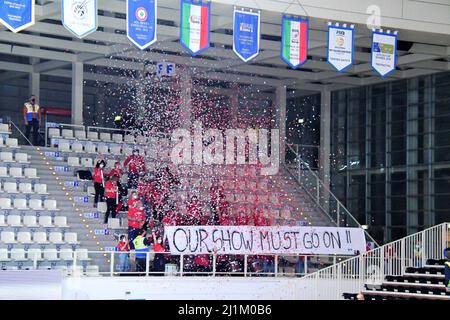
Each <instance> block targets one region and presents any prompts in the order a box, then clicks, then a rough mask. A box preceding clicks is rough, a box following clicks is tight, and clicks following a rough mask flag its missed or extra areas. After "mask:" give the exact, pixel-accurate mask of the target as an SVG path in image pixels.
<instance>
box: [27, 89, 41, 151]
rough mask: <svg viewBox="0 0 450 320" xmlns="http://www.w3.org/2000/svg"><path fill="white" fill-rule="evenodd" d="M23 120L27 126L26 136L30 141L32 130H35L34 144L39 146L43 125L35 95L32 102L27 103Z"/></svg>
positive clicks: (31, 99) (31, 97) (31, 98)
mask: <svg viewBox="0 0 450 320" xmlns="http://www.w3.org/2000/svg"><path fill="white" fill-rule="evenodd" d="M23 119H24V122H25V126H26V130H25V136H26V138H27V139H28V140H30V133H31V129H33V144H34V145H35V146H36V145H37V144H38V132H39V127H40V124H41V123H42V113H41V108H40V107H39V105H38V104H37V103H36V97H35V96H34V95H31V96H30V101H29V102H25V104H24V106H23Z"/></svg>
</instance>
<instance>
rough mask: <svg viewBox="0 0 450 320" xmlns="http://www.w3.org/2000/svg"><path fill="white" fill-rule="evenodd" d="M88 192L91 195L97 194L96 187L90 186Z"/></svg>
mask: <svg viewBox="0 0 450 320" xmlns="http://www.w3.org/2000/svg"><path fill="white" fill-rule="evenodd" d="M87 194H88V195H89V196H94V195H95V188H94V187H93V186H88V189H87Z"/></svg>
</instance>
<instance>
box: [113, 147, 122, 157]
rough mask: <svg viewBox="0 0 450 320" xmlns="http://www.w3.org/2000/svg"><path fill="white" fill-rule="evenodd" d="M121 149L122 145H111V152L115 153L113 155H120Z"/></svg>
mask: <svg viewBox="0 0 450 320" xmlns="http://www.w3.org/2000/svg"><path fill="white" fill-rule="evenodd" d="M121 150H122V147H121V146H113V147H112V148H111V153H112V154H113V155H115V156H120V155H121Z"/></svg>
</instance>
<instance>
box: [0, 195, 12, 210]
mask: <svg viewBox="0 0 450 320" xmlns="http://www.w3.org/2000/svg"><path fill="white" fill-rule="evenodd" d="M0 209H3V210H7V209H12V206H11V199H9V198H0Z"/></svg>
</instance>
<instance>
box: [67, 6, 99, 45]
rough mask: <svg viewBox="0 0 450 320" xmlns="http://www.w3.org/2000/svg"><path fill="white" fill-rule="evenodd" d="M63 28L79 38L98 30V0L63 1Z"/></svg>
mask: <svg viewBox="0 0 450 320" xmlns="http://www.w3.org/2000/svg"><path fill="white" fill-rule="evenodd" d="M61 20H62V23H63V26H64V27H65V28H66V29H67V30H69V31H70V32H71V33H72V34H73V35H75V36H76V37H77V38H84V37H86V36H87V35H89V34H91V33H92V32H94V31H95V30H97V25H98V24H97V0H62V2H61Z"/></svg>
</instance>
